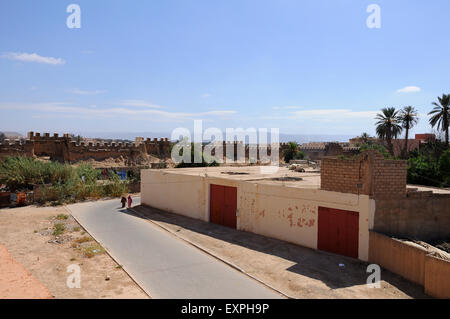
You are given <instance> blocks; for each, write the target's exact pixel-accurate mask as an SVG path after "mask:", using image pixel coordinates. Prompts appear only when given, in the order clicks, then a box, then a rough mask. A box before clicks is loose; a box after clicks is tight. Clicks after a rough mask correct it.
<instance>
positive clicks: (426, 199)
mask: <svg viewBox="0 0 450 319" xmlns="http://www.w3.org/2000/svg"><path fill="white" fill-rule="evenodd" d="M413 194H414V195H413ZM413 194H411V195H408V197H406V198H397V199H384V200H383V199H379V200H376V201H375V219H374V227H373V229H374V230H375V231H377V232H380V233H384V234H389V235H395V236H399V237H406V238H414V239H420V240H422V241H433V240H438V239H447V238H450V209H449V207H450V194H429V193H422V196H420V197H419V195H420V194H421V193H417V194H415V193H413Z"/></svg>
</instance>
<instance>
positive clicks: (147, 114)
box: [0, 102, 237, 121]
mask: <svg viewBox="0 0 450 319" xmlns="http://www.w3.org/2000/svg"><path fill="white" fill-rule="evenodd" d="M0 110H26V111H36V112H48V113H58V114H73V115H77V116H89V117H92V116H95V117H115V116H131V117H137V118H143V119H149V120H156V119H167V120H175V121H177V120H178V121H179V120H194V119H201V118H204V117H206V118H208V117H226V116H230V115H233V114H236V113H237V112H236V111H233V110H216V111H207V112H199V113H184V112H168V111H161V110H151V109H148V110H142V109H141V110H131V109H127V108H124V107H111V108H98V107H96V108H93V107H90V108H87V107H79V106H70V105H68V104H67V103H60V102H53V103H32V104H18V103H0Z"/></svg>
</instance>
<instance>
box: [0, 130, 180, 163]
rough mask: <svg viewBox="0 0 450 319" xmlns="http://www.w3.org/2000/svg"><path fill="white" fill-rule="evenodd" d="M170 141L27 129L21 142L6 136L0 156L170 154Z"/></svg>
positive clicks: (67, 157)
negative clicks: (94, 138) (106, 139)
mask: <svg viewBox="0 0 450 319" xmlns="http://www.w3.org/2000/svg"><path fill="white" fill-rule="evenodd" d="M170 145H171V143H170V141H169V140H168V139H167V138H164V139H159V140H158V139H153V140H151V139H149V138H148V139H146V140H145V141H143V142H140V143H137V144H135V143H124V144H122V143H110V144H103V143H95V144H94V143H84V142H81V143H80V144H77V143H76V142H75V141H72V139H71V138H70V136H69V134H64V135H63V136H59V135H58V134H54V135H50V134H49V133H44V134H42V135H41V134H40V133H34V132H29V133H28V136H27V139H26V140H25V141H24V142H21V141H19V140H17V141H15V142H14V143H11V142H10V141H8V140H5V143H3V144H0V159H3V158H6V157H7V156H30V157H31V156H49V157H50V158H51V159H52V160H57V161H61V162H76V161H79V160H87V159H94V160H98V161H101V160H105V159H107V158H118V157H121V156H123V157H125V158H129V159H134V158H136V157H137V156H139V155H142V154H149V155H154V156H158V157H168V156H170Z"/></svg>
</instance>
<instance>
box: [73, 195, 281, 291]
mask: <svg viewBox="0 0 450 319" xmlns="http://www.w3.org/2000/svg"><path fill="white" fill-rule="evenodd" d="M138 204H139V198H135V199H134V203H133V205H138ZM68 208H69V210H70V211H71V212H72V215H73V216H74V217H75V218H76V219H77V220H78V222H79V223H80V224H81V225H82V226H83V227H84V228H85V229H86V230H87V231H88V232H89V233H90V234H91V235H92V236H93V237H94V238H95V239H96V240H97V241H98V242H100V243H101V245H102V246H103V247H104V248H105V249H106V250H107V251H108V252H109V253H110V254H111V255H112V256H113V258H114V259H116V261H117V262H118V263H119V264H121V265H122V266H123V268H124V269H125V270H126V271H127V272H128V273H129V274H130V276H131V277H132V278H133V279H134V280H135V281H136V282H137V283H138V284H139V285H140V286H141V287H142V289H144V290H145V291H146V292H147V293H148V294H149V295H150V296H151V297H152V298H194V299H195V298H252V299H259V298H282V297H281V296H280V295H279V294H277V293H276V292H275V291H273V290H271V289H269V288H267V287H265V286H263V285H261V284H260V283H258V282H257V281H255V280H253V279H251V278H249V277H247V276H246V275H244V274H242V273H240V272H239V271H237V270H235V269H233V268H231V267H229V266H228V265H226V264H224V263H222V262H221V261H218V260H217V259H215V258H213V257H211V256H209V255H207V254H205V253H203V252H202V251H200V250H198V249H197V248H195V247H193V246H190V245H189V244H187V243H185V242H183V241H181V240H180V239H178V238H176V237H175V236H173V235H171V234H169V233H168V232H166V231H164V230H162V229H160V228H159V227H157V226H155V225H153V224H152V223H150V222H148V221H146V220H144V219H142V218H139V217H136V216H134V215H132V214H129V213H128V212H127V210H124V209H122V208H121V207H120V203H119V200H108V201H97V202H88V203H80V204H74V205H69V206H68Z"/></svg>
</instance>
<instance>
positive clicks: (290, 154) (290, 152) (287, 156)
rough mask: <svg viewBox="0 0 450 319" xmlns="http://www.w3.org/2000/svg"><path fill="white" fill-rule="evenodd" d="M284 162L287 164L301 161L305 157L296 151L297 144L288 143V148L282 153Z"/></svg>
mask: <svg viewBox="0 0 450 319" xmlns="http://www.w3.org/2000/svg"><path fill="white" fill-rule="evenodd" d="M283 157H284V162H285V163H289V162H290V161H291V160H302V159H304V158H305V157H306V155H305V153H303V152H302V151H300V150H299V149H298V144H297V143H295V142H289V144H288V148H287V149H286V150H285V151H284V153H283Z"/></svg>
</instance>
